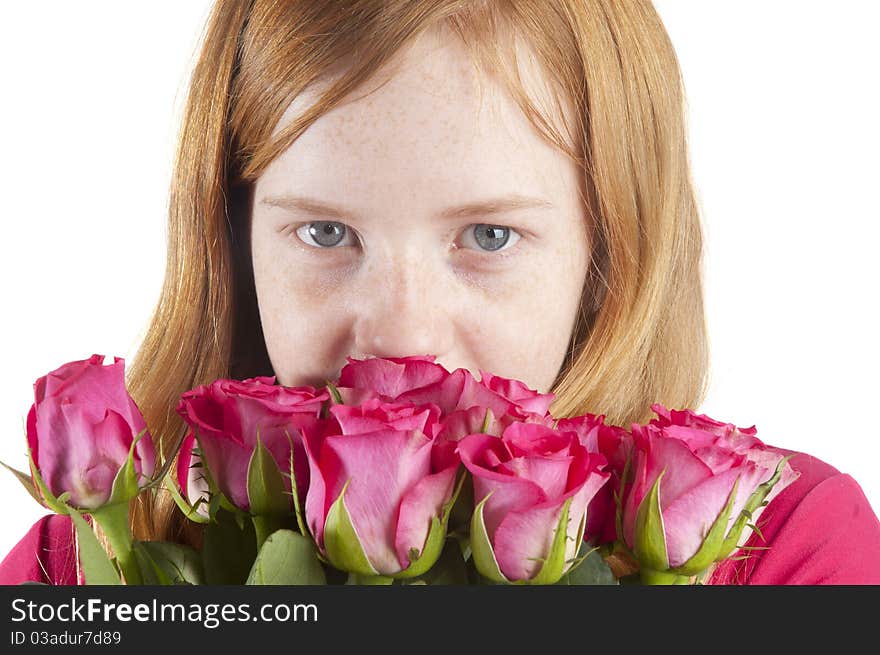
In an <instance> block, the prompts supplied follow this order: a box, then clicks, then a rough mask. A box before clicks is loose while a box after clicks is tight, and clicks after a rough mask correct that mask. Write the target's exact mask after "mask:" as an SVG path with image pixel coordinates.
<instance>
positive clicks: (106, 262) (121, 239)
mask: <svg viewBox="0 0 880 655" xmlns="http://www.w3.org/2000/svg"><path fill="white" fill-rule="evenodd" d="M209 5H210V3H209V2H208V1H207V0H199V1H195V0H189V1H187V2H179V1H176V0H163V1H154V2H151V3H120V2H110V1H103V2H88V3H83V2H79V3H63V2H51V3H6V4H4V5H3V8H2V9H0V23H2V24H3V25H4V27H5V28H6V29H4V38H3V39H2V40H0V60H2V61H3V62H4V63H5V65H4V79H3V82H2V85H3V86H2V88H3V91H2V101H0V127H2V139H3V140H2V156H0V173H2V175H0V184H2V190H3V197H2V210H3V218H4V220H3V228H4V229H5V230H6V231H5V235H6V236H5V238H4V239H3V245H2V248H3V257H0V275H2V280H3V283H2V306H3V316H4V318H3V339H2V341H0V349H2V352H0V361H2V365H3V370H2V375H0V399H2V400H0V459H2V460H3V461H4V462H6V463H8V464H10V465H13V466H15V467H17V468H20V469H26V468H27V460H26V455H25V437H24V432H23V423H24V417H25V416H26V414H27V411H28V409H29V407H30V405H31V403H32V402H33V395H32V384H33V382H34V380H36V379H37V378H38V377H40V376H42V375H44V374H45V373H47V372H48V371H50V370H52V369H54V368H56V367H57V366H59V365H61V364H62V363H64V362H67V361H71V360H74V359H84V358H87V357H88V356H90V355H91V354H92V353H101V354H107V355H114V354H115V355H118V356H122V357H124V358H126V360H129V361H130V360H131V358H132V356H133V355H134V353H135V351H136V349H137V346H138V344H139V342H140V339H141V338H142V336H143V330H144V329H145V327H146V322H147V320H148V318H149V314H150V311H151V309H152V307H153V304H154V302H155V301H156V299H157V297H158V293H159V289H160V285H161V281H162V275H163V272H164V257H165V236H166V234H165V221H166V209H167V194H168V181H169V177H170V168H171V158H172V152H173V144H174V139H175V136H176V130H177V127H178V123H179V118H180V110H181V105H182V102H183V99H184V95H185V86H186V82H187V77H188V74H189V71H190V69H191V66H192V63H193V59H194V56H195V53H196V46H197V42H198V39H199V37H200V32H201V28H202V24H203V22H204V19H205V18H206V16H207V12H208V9H209ZM655 6H656V7H657V9H658V11H659V13H660V15H661V17H662V18H663V20H664V22H665V24H666V27H667V30H668V31H669V34H670V36H671V39H672V42H673V44H674V45H675V48H676V52H677V54H678V56H679V60H680V63H681V67H682V70H683V73H684V78H685V85H686V90H687V96H688V106H689V113H690V129H689V132H690V139H691V145H690V149H691V157H692V164H693V175H694V181H695V184H696V187H697V191H698V195H699V199H700V203H701V207H702V211H703V219H704V223H705V231H706V237H707V242H706V258H705V266H704V270H705V281H706V296H707V312H708V320H709V329H710V337H711V347H712V371H711V376H712V377H711V380H712V386H711V391H710V395H709V397H708V398H707V401H706V403H705V404H704V405H703V406H702V408H701V410H702V411H704V412H705V413H707V414H709V415H710V416H713V417H714V418H718V419H723V420H726V421H730V422H733V423H736V424H738V425H741V426H751V425H757V427H758V436H759V437H761V438H762V439H763V440H764V441H766V442H767V443H770V444H773V445H776V446H781V447H784V448H789V449H793V450H800V451H806V452H809V453H811V454H813V455H815V456H817V457H819V458H820V459H823V460H825V461H827V462H829V463H830V464H832V465H834V466H836V467H837V468H838V469H839V470H841V471H843V472H847V473H850V474H851V475H853V476H854V477H855V479H856V480H857V481H858V482H859V483H860V484H861V486H862V488H863V489H864V491H865V493H866V495H867V496H868V498H869V500H870V501H871V503H872V505H873V507H874V509H875V511H880V477H878V475H877V474H876V472H875V461H876V460H877V459H878V456H880V446H878V440H880V428H878V426H877V423H876V419H875V416H876V408H877V397H878V391H880V388H878V387H880V385H878V382H877V379H878V378H877V375H878V369H880V347H878V335H880V319H878V314H877V311H876V308H877V286H878V285H877V282H878V279H880V275H878V274H880V263H878V259H880V258H878V244H880V228H878V224H880V211H878V209H877V198H876V196H875V195H874V190H875V189H876V188H877V182H878V177H880V166H878V163H877V153H878V152H880V127H878V118H877V117H878V116H880V98H878V91H877V87H878V84H877V64H878V62H880V46H878V41H877V39H876V30H877V26H878V24H880V20H878V19H880V10H878V8H877V5H876V4H874V3H868V2H861V1H855V0H850V1H848V2H837V3H833V5H829V4H828V3H823V2H805V1H794V0H790V1H785V2H782V1H780V0H774V1H773V2H767V1H758V0H751V1H748V2H744V1H739V2H735V3H734V2H702V1H697V0H691V1H683V0H662V1H657V2H656V3H655ZM0 498H2V500H3V503H4V509H5V513H6V517H5V521H4V523H5V526H6V527H5V528H4V529H3V530H2V531H0V557H2V556H4V555H5V554H6V553H7V552H8V551H9V549H10V548H12V546H13V545H14V543H15V542H16V541H17V540H18V539H19V538H20V537H21V536H22V535H23V534H24V532H25V531H26V530H27V528H28V527H29V526H30V525H31V524H32V523H33V522H34V521H35V520H36V519H38V518H39V517H40V516H42V515H43V514H44V513H45V512H46V510H44V509H43V508H42V507H40V506H38V505H37V504H36V503H35V502H34V501H33V500H32V499H31V498H30V497H29V496H28V495H27V493H26V492H25V491H24V489H22V488H21V487H20V486H19V484H18V482H17V481H16V480H15V479H14V478H13V476H12V475H11V474H9V473H8V472H6V471H2V470H0Z"/></svg>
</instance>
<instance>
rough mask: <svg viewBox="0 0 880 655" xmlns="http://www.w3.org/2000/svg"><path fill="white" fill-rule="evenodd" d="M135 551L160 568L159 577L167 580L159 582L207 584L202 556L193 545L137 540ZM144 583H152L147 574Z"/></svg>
mask: <svg viewBox="0 0 880 655" xmlns="http://www.w3.org/2000/svg"><path fill="white" fill-rule="evenodd" d="M135 552H136V553H137V554H138V556H140V557H143V556H144V554H145V555H146V556H147V557H148V558H149V561H150V563H151V565H152V566H154V567H156V568H158V570H159V571H158V572H156V577H157V579H161V578H162V577H164V578H165V579H166V580H167V582H157V584H192V585H200V584H205V572H204V567H203V566H202V558H201V557H200V556H199V554H198V553H197V552H196V551H195V550H194V549H193V548H192V547H191V546H186V545H184V544H176V543H171V542H167V541H136V542H135ZM154 572H155V569H154ZM160 574H161V575H160ZM144 583H145V584H151V583H150V582H147V580H146V576H145V579H144Z"/></svg>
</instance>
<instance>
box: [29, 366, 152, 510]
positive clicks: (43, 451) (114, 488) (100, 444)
mask: <svg viewBox="0 0 880 655" xmlns="http://www.w3.org/2000/svg"><path fill="white" fill-rule="evenodd" d="M27 440H28V448H29V450H30V457H31V473H32V476H33V479H34V482H35V483H36V486H37V488H38V489H39V490H40V493H41V496H42V498H40V500H41V502H43V503H44V504H46V505H47V506H49V507H50V508H52V509H54V510H55V511H59V512H62V513H66V510H65V508H64V505H63V504H62V503H60V502H59V501H64V502H66V504H68V505H70V506H72V507H75V508H77V509H83V510H95V509H98V508H100V507H102V506H105V505H108V504H117V503H125V502H128V501H129V500H130V499H132V498H134V497H135V496H136V495H137V494H138V492H139V490H140V489H141V488H142V487H143V486H145V485H146V484H147V483H149V482H150V481H151V478H152V476H153V472H154V468H155V465H156V454H155V451H154V449H153V440H152V437H151V436H150V433H149V432H148V431H147V426H146V423H145V421H144V417H143V415H142V414H141V412H140V410H139V409H138V407H137V405H136V404H135V402H134V400H132V398H131V396H129V394H128V391H127V390H126V387H125V361H124V360H123V359H121V358H119V357H114V358H113V363H112V364H110V365H106V366H105V365H104V356H103V355H92V356H91V357H90V358H89V359H85V360H80V361H74V362H69V363H67V364H64V365H63V366H61V367H59V368H57V369H56V370H54V371H52V372H51V373H49V374H47V375H45V376H44V377H41V378H39V379H38V380H37V381H36V382H35V383H34V404H33V405H32V406H31V409H30V412H29V413H28V417H27ZM59 497H60V498H59Z"/></svg>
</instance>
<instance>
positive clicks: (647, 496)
mask: <svg viewBox="0 0 880 655" xmlns="http://www.w3.org/2000/svg"><path fill="white" fill-rule="evenodd" d="M651 408H652V409H653V410H654V412H655V413H657V414H658V415H659V417H660V418H659V419H653V420H651V421H650V422H649V423H648V425H644V426H642V425H638V424H633V432H632V434H633V437H634V458H633V461H632V475H633V481H632V485H631V487H630V489H629V491H628V493H627V495H626V498H625V499H624V502H623V537H624V541H625V542H626V544H627V546H629V547H630V548H632V549H634V551H635V554H636V556H637V557H638V559H639V560H640V562H641V564H642V567H643V568H647V569H648V570H649V571H660V572H663V571H666V570H670V569H677V570H678V571H677V572H679V573H681V574H683V575H697V574H698V573H700V572H702V571H703V570H705V569H706V568H708V566H709V564H711V563H712V562H714V561H717V560H718V559H723V558H724V557H726V556H727V554H728V553H729V550H730V548H731V546H732V544H734V543H735V542H736V540H737V539H738V538H739V536H740V534H739V533H740V532H741V530H742V525H743V522H742V520H741V522H739V523H737V520H738V519H741V513H742V511H743V510H744V509H747V508H748V509H749V511H750V516H751V518H750V519H749V520H750V521H755V520H756V519H757V518H758V516H759V515H760V513H761V511H762V510H763V505H762V503H763V504H766V503H768V502H770V501H771V500H772V499H773V498H774V497H775V496H776V495H777V494H778V493H779V492H780V491H782V490H783V489H784V488H785V487H786V486H788V485H789V484H790V483H791V482H793V481H794V479H795V478H796V477H797V475H796V474H795V473H794V471H792V469H791V467H790V466H789V465H788V463H787V462H783V459H784V457H783V455H781V454H780V453H777V452H775V451H773V450H772V449H770V448H768V447H767V446H765V445H764V444H763V443H762V442H761V441H760V440H759V439H758V438H757V437H756V436H755V434H756V430H755V429H754V427H751V428H748V429H740V428H737V427H736V426H734V425H733V424H730V423H720V422H718V421H715V420H713V419H710V418H709V417H707V416H704V415H698V414H695V413H694V412H692V411H690V410H684V411H675V410H672V411H670V410H667V409H666V408H665V407H663V406H662V405H659V404H654V405H652V406H651ZM780 466H781V468H779V475H778V476H775V475H774V474H775V473H776V471H777V468H778V467H780ZM661 475H662V478H661V477H660V476H661ZM774 477H775V478H776V479H777V480H778V481H776V482H775V483H773V486H772V489H769V490H768V489H767V487H766V486H765V487H762V486H761V485H764V484H765V483H768V481H771V479H772V478H774ZM655 485H656V487H655ZM734 485H736V493H735V494H733V493H732V492H733V489H734ZM755 494H760V498H759V497H758V496H757V495H755ZM652 496H653V498H654V501H653V502H654V503H655V504H656V508H657V509H659V514H660V517H657V516H653V518H651V516H652V515H651V511H652V510H651V504H652ZM725 507H728V509H727V512H726V516H727V518H726V519H725V518H724V515H725V512H724V510H725ZM716 522H717V523H716ZM651 525H653V526H654V530H655V533H654V534H653V535H648V534H647V532H648V531H650V530H651ZM713 525H717V528H716V530H715V531H714V532H712V533H711V534H710V531H711V530H712V528H713ZM657 526H662V539H660V534H659V533H657V532H656V531H657V530H659V529H660V528H659V527H657ZM648 541H650V543H651V545H648ZM722 542H723V543H722ZM698 554H699V556H697V555H698Z"/></svg>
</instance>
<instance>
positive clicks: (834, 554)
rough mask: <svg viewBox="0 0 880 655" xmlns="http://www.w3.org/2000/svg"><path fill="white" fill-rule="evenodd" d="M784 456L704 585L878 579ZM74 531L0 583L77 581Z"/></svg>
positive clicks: (864, 519) (876, 540)
mask: <svg viewBox="0 0 880 655" xmlns="http://www.w3.org/2000/svg"><path fill="white" fill-rule="evenodd" d="M778 450H780V452H783V453H785V454H794V457H793V458H792V459H791V460H790V461H791V465H792V467H793V468H794V469H795V470H798V471H800V477H799V478H798V479H797V480H796V481H795V482H793V483H792V484H791V485H789V487H788V488H786V489H784V490H783V491H782V492H781V493H780V494H779V495H778V496H777V497H776V498H775V499H774V500H773V501H772V502H771V503H770V504H769V505H768V506H767V507H766V508H765V509H764V512H763V514H762V515H761V516H760V518H759V519H758V527H759V529H760V531H761V534H762V535H763V537H764V539H766V542H764V541H762V540H761V538H760V537H759V536H758V535H757V534H753V535H752V536H751V538H750V539H749V541H748V542H747V544H746V546H769V548H768V549H767V550H752V551H740V552H738V553H737V554H736V555H735V556H741V555H747V557H746V559H742V560H739V561H735V560H733V559H729V560H727V561H725V562H723V563H722V564H720V565H719V566H718V567H717V569H716V570H715V571H714V572H713V573H712V574H711V576H710V577H709V579H708V580H707V583H709V584H716V585H717V584H721V585H724V584H751V585H786V584H801V585H814V584H837V585H847V584H880V521H878V519H877V516H876V514H875V513H874V511H873V510H872V509H871V505H870V504H869V503H868V499H867V498H865V494H864V493H863V492H862V489H861V487H859V485H858V484H857V483H856V481H855V480H853V479H852V478H851V477H850V476H849V475H845V474H842V473H840V472H838V471H837V470H836V469H834V468H833V467H831V466H829V465H828V464H826V463H824V462H822V461H820V460H818V459H816V458H815V457H812V456H810V455H806V454H803V453H792V451H786V450H781V449H778ZM75 544H76V541H75V539H74V530H73V526H72V524H71V522H70V519H69V518H68V517H66V516H58V515H54V514H53V515H50V516H45V517H43V518H42V519H40V520H39V521H37V522H36V523H35V524H34V525H33V527H32V528H31V529H30V530H29V531H28V532H27V534H25V536H24V538H22V540H21V541H19V542H18V544H16V545H15V546H14V547H13V549H12V550H11V551H10V552H9V554H8V555H7V556H6V558H5V559H4V560H3V563H2V564H0V584H5V585H11V584H19V583H22V582H25V581H38V582H43V583H48V584H54V585H73V584H77V577H78V576H77V566H76V562H77V555H76V546H75Z"/></svg>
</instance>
